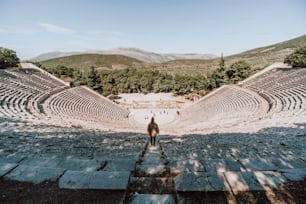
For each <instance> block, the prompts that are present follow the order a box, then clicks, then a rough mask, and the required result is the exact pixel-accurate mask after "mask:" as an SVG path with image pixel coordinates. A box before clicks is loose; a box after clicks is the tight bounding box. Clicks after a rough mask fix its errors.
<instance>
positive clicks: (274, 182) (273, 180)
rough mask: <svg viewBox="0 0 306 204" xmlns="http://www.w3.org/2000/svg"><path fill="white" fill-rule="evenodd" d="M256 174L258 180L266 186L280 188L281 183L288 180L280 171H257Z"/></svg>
mask: <svg viewBox="0 0 306 204" xmlns="http://www.w3.org/2000/svg"><path fill="white" fill-rule="evenodd" d="M254 174H255V176H256V178H257V180H258V182H259V183H260V184H261V185H262V186H264V187H269V188H274V189H278V188H279V185H280V184H283V183H285V182H286V181H287V179H286V178H285V177H284V176H283V175H282V174H281V173H279V172H274V171H255V172H254Z"/></svg>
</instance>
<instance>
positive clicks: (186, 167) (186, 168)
mask: <svg viewBox="0 0 306 204" xmlns="http://www.w3.org/2000/svg"><path fill="white" fill-rule="evenodd" d="M169 166H170V168H171V171H172V172H173V173H183V172H204V171H206V169H205V167H204V166H203V164H202V163H201V162H200V161H198V160H193V159H189V160H179V161H170V163H169Z"/></svg>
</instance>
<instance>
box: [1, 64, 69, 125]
mask: <svg viewBox="0 0 306 204" xmlns="http://www.w3.org/2000/svg"><path fill="white" fill-rule="evenodd" d="M0 76H1V81H0V87H1V101H0V103H1V111H0V114H1V115H2V116H6V117H16V118H21V119H26V120H37V116H38V115H40V110H39V108H38V105H39V103H41V101H42V100H43V99H44V98H45V96H46V95H50V94H52V93H55V92H57V91H59V90H62V89H63V88H65V87H66V86H65V85H64V84H63V83H62V84H60V83H59V82H58V81H56V80H54V79H53V78H50V77H49V76H48V75H47V74H43V73H41V72H40V71H39V70H36V69H11V70H1V73H0Z"/></svg>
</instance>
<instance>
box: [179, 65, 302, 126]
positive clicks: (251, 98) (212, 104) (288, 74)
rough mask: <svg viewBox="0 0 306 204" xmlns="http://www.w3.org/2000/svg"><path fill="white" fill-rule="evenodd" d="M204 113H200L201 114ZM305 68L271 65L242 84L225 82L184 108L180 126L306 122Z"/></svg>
mask: <svg viewBox="0 0 306 204" xmlns="http://www.w3.org/2000/svg"><path fill="white" fill-rule="evenodd" d="M199 113H201V114H199ZM305 115H306V69H305V68H288V67H286V68H278V67H269V69H267V70H266V71H265V70H264V71H263V72H262V73H260V74H257V75H256V76H254V77H251V78H250V79H247V80H245V81H243V82H241V83H239V85H225V86H223V87H221V88H219V89H217V90H215V91H213V92H212V93H210V94H208V95H207V96H205V97H203V98H202V99H201V100H200V101H199V102H197V103H196V104H194V105H192V106H190V107H188V108H186V109H184V110H183V111H182V114H181V115H180V117H179V119H178V122H177V125H181V126H182V127H183V126H189V128H191V129H197V128H201V129H204V128H217V127H219V128H221V127H226V128H227V127H232V126H235V125H238V124H241V123H243V124H248V123H249V124H250V122H252V124H253V125H255V124H256V122H257V124H258V126H260V125H262V123H263V121H265V119H275V120H274V121H276V120H278V122H280V121H282V122H288V121H289V120H290V121H291V122H303V120H304V119H305Z"/></svg>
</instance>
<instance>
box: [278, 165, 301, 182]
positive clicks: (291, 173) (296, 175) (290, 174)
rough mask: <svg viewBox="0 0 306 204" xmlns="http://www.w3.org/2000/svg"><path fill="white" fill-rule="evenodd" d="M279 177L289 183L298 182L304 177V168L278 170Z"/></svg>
mask: <svg viewBox="0 0 306 204" xmlns="http://www.w3.org/2000/svg"><path fill="white" fill-rule="evenodd" d="M279 171H280V173H281V175H283V176H284V177H286V178H287V179H288V180H290V181H300V180H303V179H304V178H305V177H306V168H302V169H280V170H279Z"/></svg>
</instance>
